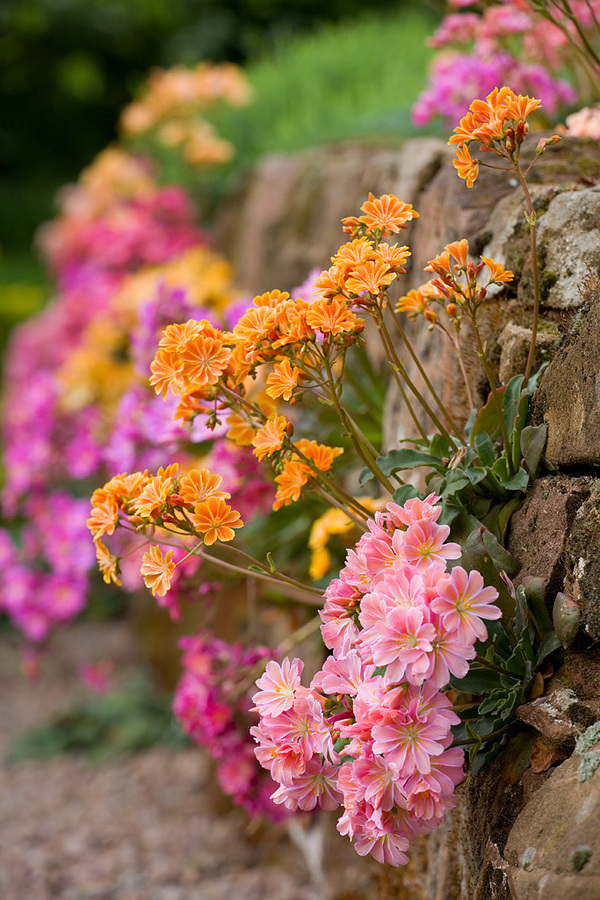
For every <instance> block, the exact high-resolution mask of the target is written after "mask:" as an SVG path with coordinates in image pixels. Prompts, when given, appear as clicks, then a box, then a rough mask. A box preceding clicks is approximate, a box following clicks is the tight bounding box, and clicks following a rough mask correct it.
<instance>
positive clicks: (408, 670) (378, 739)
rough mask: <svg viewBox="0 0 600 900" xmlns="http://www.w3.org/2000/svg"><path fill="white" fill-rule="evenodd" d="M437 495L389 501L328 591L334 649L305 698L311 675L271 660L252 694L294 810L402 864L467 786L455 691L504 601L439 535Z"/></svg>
mask: <svg viewBox="0 0 600 900" xmlns="http://www.w3.org/2000/svg"><path fill="white" fill-rule="evenodd" d="M438 501H439V497H436V496H435V495H433V494H430V495H429V496H428V497H426V498H425V500H423V501H421V500H419V499H416V498H415V499H412V500H408V501H407V502H406V504H405V505H404V506H399V505H398V504H396V503H393V502H390V503H387V504H386V507H385V510H384V511H382V512H379V513H376V514H375V518H374V519H372V520H370V521H369V523H368V531H367V532H365V534H363V536H362V537H361V538H360V540H359V541H358V543H357V545H356V548H355V549H354V550H350V551H349V552H348V556H347V559H346V565H345V566H344V568H343V569H342V570H341V572H340V575H339V578H336V579H334V580H333V581H332V582H331V583H330V585H329V586H328V588H327V590H326V591H325V604H324V607H323V610H322V612H321V613H320V616H321V619H322V620H323V624H322V626H321V633H322V636H323V640H324V642H325V644H326V646H327V647H329V649H330V650H331V651H332V652H331V655H330V656H329V657H328V658H327V660H326V661H325V664H324V665H323V667H322V669H321V670H320V671H319V672H317V674H316V675H315V676H314V678H313V679H312V681H311V683H310V686H309V687H308V688H306V687H303V686H302V685H301V683H300V675H301V673H302V667H303V663H302V662H301V661H300V660H299V659H294V660H293V662H291V663H290V661H289V659H284V661H283V663H282V665H279V664H277V663H276V662H275V661H271V662H269V663H268V664H267V668H266V671H265V674H264V675H263V676H262V677H261V678H259V679H258V681H257V686H258V687H259V688H260V690H259V691H258V693H256V694H255V695H254V702H255V704H256V710H257V711H258V713H259V714H260V724H259V725H258V726H256V727H255V728H253V729H252V733H253V735H254V737H255V738H256V740H257V742H258V749H257V751H256V754H257V756H258V759H259V760H260V762H261V763H262V765H263V766H265V767H266V768H268V769H269V771H270V772H271V775H272V777H273V780H274V781H276V782H277V783H278V785H279V787H278V789H277V790H276V791H275V793H274V794H273V800H274V801H275V802H276V803H282V804H285V805H286V806H287V807H288V808H289V809H292V810H297V809H301V810H312V809H314V808H315V807H316V806H317V805H318V806H322V807H324V808H325V809H335V808H336V807H338V806H340V805H341V806H342V808H343V814H342V816H341V818H340V819H339V821H338V830H339V831H340V832H341V833H342V834H346V835H348V837H350V838H351V839H352V840H353V841H354V844H355V847H356V850H357V852H358V853H359V854H360V855H362V856H364V855H365V854H367V853H370V854H371V855H372V856H374V857H375V858H376V859H377V860H379V862H387V863H391V864H392V865H396V866H397V865H401V864H403V863H406V862H407V861H408V858H407V856H406V851H407V850H408V847H409V845H410V843H411V842H412V840H413V839H414V837H415V836H416V835H417V834H425V833H427V832H429V831H431V829H432V828H435V827H436V826H437V825H439V823H440V822H441V821H443V819H444V817H445V814H446V811H447V810H448V809H451V808H452V807H453V806H454V803H455V796H454V788H455V786H456V785H457V784H458V783H459V782H460V781H462V778H463V762H464V753H463V750H462V749H460V748H458V747H453V746H451V745H452V740H453V736H452V731H451V729H452V726H453V725H458V724H459V722H460V719H459V717H458V716H457V715H456V713H455V712H454V711H453V710H452V703H451V700H450V699H449V697H448V696H447V694H446V693H445V692H444V691H445V690H447V689H448V687H449V678H450V674H452V675H455V676H457V677H458V678H460V677H462V676H464V675H466V673H467V672H468V669H469V661H470V660H471V659H473V658H474V657H475V655H476V651H475V641H476V640H479V641H483V640H485V639H486V637H487V631H486V627H485V625H484V624H483V621H482V620H483V619H498V618H500V616H501V611H500V609H499V608H498V606H496V605H495V603H494V601H495V600H496V598H497V596H498V593H497V591H496V590H495V589H494V588H493V587H485V586H484V584H483V578H482V577H481V575H480V574H479V572H470V573H467V572H466V571H465V570H464V569H463V568H462V566H455V567H454V568H453V569H452V570H451V571H450V572H448V571H447V566H448V561H449V560H455V559H456V558H457V557H459V556H460V553H461V550H460V547H459V545H458V544H456V543H453V542H450V541H448V540H447V537H448V534H449V532H450V528H449V526H447V525H439V524H438V523H437V519H439V517H440V514H441V512H442V508H441V506H440V505H439V503H438Z"/></svg>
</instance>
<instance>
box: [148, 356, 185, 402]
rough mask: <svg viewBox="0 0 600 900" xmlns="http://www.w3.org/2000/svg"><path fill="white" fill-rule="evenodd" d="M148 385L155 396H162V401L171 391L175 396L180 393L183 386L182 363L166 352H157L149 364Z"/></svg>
mask: <svg viewBox="0 0 600 900" xmlns="http://www.w3.org/2000/svg"><path fill="white" fill-rule="evenodd" d="M150 371H151V373H152V374H151V376H150V384H151V385H152V387H153V388H154V390H155V391H156V393H157V394H162V398H163V400H164V399H166V396H167V394H168V393H169V391H171V393H172V394H174V395H175V396H177V395H178V394H180V393H181V388H182V385H183V378H182V377H181V373H182V372H183V363H182V361H181V359H180V358H179V357H178V356H175V355H174V354H172V353H169V351H168V350H160V349H159V350H157V352H156V356H155V357H154V359H153V360H152V362H151V363H150Z"/></svg>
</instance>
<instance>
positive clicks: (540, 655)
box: [535, 631, 561, 668]
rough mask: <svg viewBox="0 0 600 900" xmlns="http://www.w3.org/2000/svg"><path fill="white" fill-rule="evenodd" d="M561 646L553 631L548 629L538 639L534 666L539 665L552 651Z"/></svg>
mask: <svg viewBox="0 0 600 900" xmlns="http://www.w3.org/2000/svg"><path fill="white" fill-rule="evenodd" d="M560 646H561V643H560V639H559V637H558V635H557V633H556V632H555V631H548V632H547V634H545V635H544V637H543V638H542V640H541V641H540V645H539V647H538V652H537V658H536V661H535V665H536V668H538V667H539V666H541V664H542V663H543V662H544V660H545V659H546V658H547V657H548V656H550V655H551V654H552V653H554V651H555V650H558V648H559V647H560Z"/></svg>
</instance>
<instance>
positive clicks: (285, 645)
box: [275, 616, 322, 657]
mask: <svg viewBox="0 0 600 900" xmlns="http://www.w3.org/2000/svg"><path fill="white" fill-rule="evenodd" d="M321 624H322V622H321V617H320V616H314V618H312V619H309V621H308V622H306V624H305V625H302V626H301V627H300V628H297V629H296V630H295V631H294V632H293V633H292V634H290V636H289V637H287V638H286V639H285V641H282V642H281V643H280V644H278V645H277V646H276V647H275V655H276V656H278V657H281V656H283V654H284V653H287V652H288V651H289V650H291V649H292V647H295V646H296V644H299V643H301V642H302V641H304V640H306V638H307V637H310V636H311V634H313V632H315V631H316V630H317V628H319V626H320V625H321Z"/></svg>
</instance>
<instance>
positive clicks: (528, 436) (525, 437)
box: [521, 423, 548, 478]
mask: <svg viewBox="0 0 600 900" xmlns="http://www.w3.org/2000/svg"><path fill="white" fill-rule="evenodd" d="M547 438H548V426H547V425H546V424H545V423H542V424H541V425H526V426H525V427H524V428H523V430H522V431H521V455H522V457H523V459H524V460H525V465H526V466H527V468H528V470H529V474H530V475H531V477H532V478H535V475H536V472H537V470H538V467H539V465H540V461H541V459H542V454H543V452H544V447H545V446H546V440H547Z"/></svg>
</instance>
